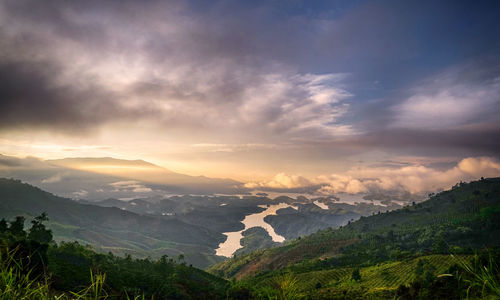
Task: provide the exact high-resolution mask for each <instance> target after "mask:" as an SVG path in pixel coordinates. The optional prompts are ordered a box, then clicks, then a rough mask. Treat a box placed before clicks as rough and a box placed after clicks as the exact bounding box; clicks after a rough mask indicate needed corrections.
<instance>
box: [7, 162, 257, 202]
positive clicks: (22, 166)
mask: <svg viewBox="0 0 500 300" xmlns="http://www.w3.org/2000/svg"><path fill="white" fill-rule="evenodd" d="M0 177H7V178H17V179H21V180H23V181H25V182H28V183H30V184H32V185H35V186H38V187H40V188H42V189H44V190H47V191H50V192H51V193H54V194H57V195H60V196H64V197H68V198H76V199H88V200H101V199H106V198H117V199H120V198H130V197H137V198H141V197H142V198H144V197H151V196H158V195H159V196H164V195H175V194H200V195H209V194H215V193H222V194H242V193H247V192H248V191H247V189H245V188H244V187H243V184H242V183H241V182H238V181H235V180H232V179H222V178H208V177H205V176H189V175H185V174H180V173H176V172H173V171H171V170H168V169H166V168H163V167H160V166H157V165H155V164H152V163H149V162H146V161H143V160H123V159H116V158H112V157H101V158H65V159H54V160H41V159H37V158H32V157H30V158H17V157H12V156H6V155H2V154H0Z"/></svg>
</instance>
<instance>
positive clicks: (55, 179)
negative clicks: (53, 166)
mask: <svg viewBox="0 0 500 300" xmlns="http://www.w3.org/2000/svg"><path fill="white" fill-rule="evenodd" d="M62 178H63V176H62V175H61V174H60V173H57V174H56V175H54V176H51V177H49V178H46V179H42V183H56V182H60V181H61V179H62Z"/></svg>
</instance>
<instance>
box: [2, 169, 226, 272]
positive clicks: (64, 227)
mask: <svg viewBox="0 0 500 300" xmlns="http://www.w3.org/2000/svg"><path fill="white" fill-rule="evenodd" d="M42 212H46V213H47V214H48V215H49V218H50V221H51V222H50V223H49V224H48V226H49V228H50V229H52V230H53V232H54V236H55V240H56V241H61V240H67V241H73V240H76V241H80V242H83V243H86V244H91V245H93V246H94V247H95V248H96V249H98V250H101V251H103V252H108V251H111V252H113V253H115V254H125V253H129V254H133V255H134V256H139V257H146V256H152V257H160V256H162V255H164V254H167V255H170V256H177V255H179V254H184V255H185V257H186V261H187V262H188V263H192V264H194V265H196V266H198V267H206V266H208V265H209V264H212V263H214V262H216V261H217V259H219V261H220V258H218V257H216V256H215V251H214V249H215V248H217V245H218V244H219V243H220V242H222V241H223V240H224V238H225V237H224V236H223V235H222V234H220V233H217V232H215V231H212V230H210V229H207V228H206V227H203V226H196V225H193V224H188V223H185V222H183V221H181V220H179V219H176V218H173V217H172V218H169V217H166V216H158V217H155V216H150V215H140V214H136V213H133V212H129V211H125V210H121V209H119V208H115V207H101V206H95V205H86V204H80V203H78V202H75V201H72V200H70V199H66V198H61V197H57V196H55V195H52V194H50V193H47V192H45V191H42V190H40V189H38V188H36V187H33V186H31V185H28V184H23V183H21V182H20V181H18V180H12V179H0V218H6V219H12V218H14V217H15V216H18V215H23V216H25V217H26V218H27V219H30V218H32V217H34V216H37V215H39V214H41V213H42Z"/></svg>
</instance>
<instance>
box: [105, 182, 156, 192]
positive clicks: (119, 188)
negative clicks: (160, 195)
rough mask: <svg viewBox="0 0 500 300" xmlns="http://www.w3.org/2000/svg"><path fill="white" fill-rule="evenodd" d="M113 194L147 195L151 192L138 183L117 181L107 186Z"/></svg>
mask: <svg viewBox="0 0 500 300" xmlns="http://www.w3.org/2000/svg"><path fill="white" fill-rule="evenodd" d="M109 185H110V186H112V187H113V188H114V189H115V190H114V191H115V192H124V191H125V192H133V193H149V192H152V191H153V190H152V189H150V188H148V187H146V186H144V185H142V184H140V183H139V182H138V181H134V180H129V181H117V182H113V183H110V184H109Z"/></svg>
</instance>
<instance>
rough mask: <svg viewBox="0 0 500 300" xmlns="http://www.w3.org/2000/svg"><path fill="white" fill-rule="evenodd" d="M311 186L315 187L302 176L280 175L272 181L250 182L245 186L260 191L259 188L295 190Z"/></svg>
mask: <svg viewBox="0 0 500 300" xmlns="http://www.w3.org/2000/svg"><path fill="white" fill-rule="evenodd" d="M311 185H313V183H312V182H311V181H309V180H308V179H306V178H304V177H302V176H297V175H287V174H285V173H279V174H277V175H276V176H274V178H273V179H272V180H270V181H261V182H249V183H246V184H245V187H246V188H250V189H258V188H273V189H293V188H302V187H307V186H311Z"/></svg>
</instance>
